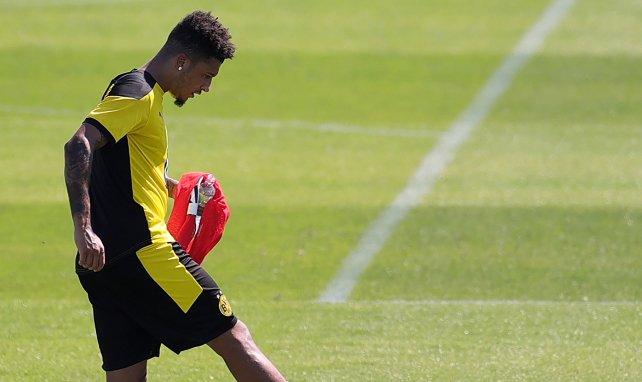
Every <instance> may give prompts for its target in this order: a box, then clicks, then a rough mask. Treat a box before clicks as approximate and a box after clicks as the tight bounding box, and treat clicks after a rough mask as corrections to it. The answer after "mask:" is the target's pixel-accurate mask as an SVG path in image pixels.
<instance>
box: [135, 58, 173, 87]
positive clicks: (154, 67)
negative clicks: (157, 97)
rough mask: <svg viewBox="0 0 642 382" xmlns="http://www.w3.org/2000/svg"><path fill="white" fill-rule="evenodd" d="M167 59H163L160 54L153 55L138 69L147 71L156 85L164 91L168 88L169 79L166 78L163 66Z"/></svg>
mask: <svg viewBox="0 0 642 382" xmlns="http://www.w3.org/2000/svg"><path fill="white" fill-rule="evenodd" d="M166 62H167V60H164V59H163V58H162V57H160V55H158V54H157V55H156V56H154V57H153V58H152V59H151V60H149V61H148V62H147V63H146V64H145V65H143V66H141V67H140V69H141V70H144V71H146V72H148V73H149V74H151V75H152V77H154V79H155V80H156V82H157V83H158V85H159V86H160V87H161V89H163V91H164V92H166V91H167V90H169V87H170V80H169V78H167V76H166V75H165V73H167V71H166V69H165V66H166V65H167V64H166Z"/></svg>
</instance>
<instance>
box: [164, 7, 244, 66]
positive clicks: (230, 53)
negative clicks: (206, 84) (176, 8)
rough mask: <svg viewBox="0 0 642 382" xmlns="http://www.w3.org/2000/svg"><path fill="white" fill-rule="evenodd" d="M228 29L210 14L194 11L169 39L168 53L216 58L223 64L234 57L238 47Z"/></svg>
mask: <svg viewBox="0 0 642 382" xmlns="http://www.w3.org/2000/svg"><path fill="white" fill-rule="evenodd" d="M231 38H232V36H231V35H230V33H229V32H228V30H227V28H225V27H224V26H223V24H221V23H220V21H218V17H214V16H212V14H211V13H210V12H203V11H194V12H192V13H190V14H189V15H187V16H185V17H184V18H183V19H182V20H181V21H180V22H179V23H178V24H176V26H175V27H174V29H172V31H171V32H170V34H169V36H168V37H167V42H166V43H165V46H164V47H163V50H165V51H166V52H168V53H173V54H175V53H185V54H187V55H188V56H189V57H190V58H192V59H208V58H212V57H214V58H216V59H217V60H219V61H221V62H223V61H224V60H225V59H228V58H229V59H231V58H232V57H234V52H235V50H236V47H235V46H234V44H233V43H232V41H231Z"/></svg>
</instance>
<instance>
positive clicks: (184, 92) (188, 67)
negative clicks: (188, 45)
mask: <svg viewBox="0 0 642 382" xmlns="http://www.w3.org/2000/svg"><path fill="white" fill-rule="evenodd" d="M221 64H222V63H221V62H220V61H219V60H217V59H215V58H210V59H206V60H197V61H192V60H189V59H185V61H184V62H183V63H182V64H179V66H182V70H180V72H179V73H178V78H177V80H176V86H174V89H172V90H171V91H170V92H171V93H172V95H173V96H174V98H175V99H176V100H175V101H174V104H175V105H176V106H179V107H180V106H183V105H184V104H185V102H187V100H188V99H190V98H193V97H194V96H196V95H198V94H201V92H208V91H210V86H211V85H212V79H213V78H214V77H216V75H217V74H218V71H219V69H220V67H221Z"/></svg>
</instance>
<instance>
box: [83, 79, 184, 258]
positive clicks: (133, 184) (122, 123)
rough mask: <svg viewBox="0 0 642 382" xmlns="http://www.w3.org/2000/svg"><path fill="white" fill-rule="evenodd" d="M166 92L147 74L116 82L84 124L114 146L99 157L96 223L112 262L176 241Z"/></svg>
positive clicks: (94, 179) (93, 197) (94, 183)
mask: <svg viewBox="0 0 642 382" xmlns="http://www.w3.org/2000/svg"><path fill="white" fill-rule="evenodd" d="M163 94H164V91H163V90H162V89H161V87H160V86H159V85H158V83H156V80H154V78H153V77H152V76H151V74H149V73H148V72H145V71H143V70H132V71H131V72H128V73H124V74H121V75H119V76H117V77H116V78H114V79H113V80H112V81H111V83H110V85H109V87H108V88H107V90H106V91H105V94H103V97H102V100H101V102H100V103H99V104H98V105H97V106H96V107H95V108H94V109H93V110H92V111H91V112H90V113H89V115H88V116H87V118H86V119H85V123H88V124H91V125H92V126H95V127H96V128H97V129H98V130H100V132H101V133H102V134H103V135H104V136H105V137H106V138H107V139H108V140H109V143H108V144H107V145H105V146H103V147H102V148H100V149H98V150H96V151H95V152H94V158H93V162H92V171H91V180H90V191H89V196H90V201H91V223H92V227H93V230H94V232H95V233H96V234H97V235H98V237H100V239H101V240H102V241H103V244H104V246H105V256H106V261H107V265H108V264H109V263H110V261H113V260H115V259H117V258H118V257H121V256H123V255H125V254H128V253H134V252H135V251H137V250H139V249H141V248H143V247H145V246H148V245H151V244H153V243H157V244H161V243H163V244H166V243H168V242H172V241H174V239H173V238H172V236H171V234H170V233H169V232H168V231H167V227H166V225H165V214H166V211H167V198H168V195H167V188H166V185H165V174H166V165H167V145H168V142H167V130H166V128H165V122H164V121H163V116H162V109H163Z"/></svg>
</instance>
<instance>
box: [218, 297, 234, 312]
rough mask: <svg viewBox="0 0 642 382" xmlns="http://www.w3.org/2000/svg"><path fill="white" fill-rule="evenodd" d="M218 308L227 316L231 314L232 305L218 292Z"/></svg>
mask: <svg viewBox="0 0 642 382" xmlns="http://www.w3.org/2000/svg"><path fill="white" fill-rule="evenodd" d="M218 310H220V311H221V314H222V315H224V316H225V317H229V316H231V315H232V305H230V303H229V301H227V298H226V297H225V295H224V294H223V293H220V292H219V295H218Z"/></svg>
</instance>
